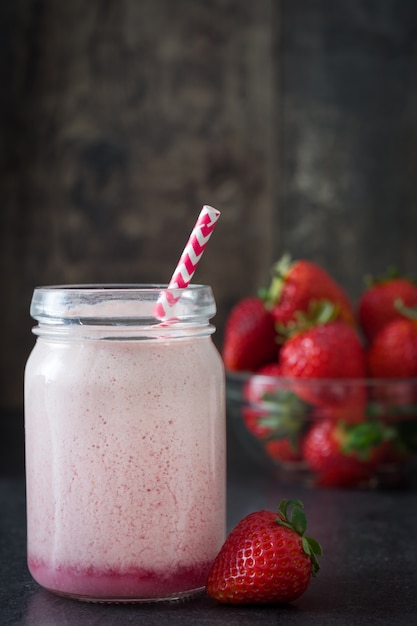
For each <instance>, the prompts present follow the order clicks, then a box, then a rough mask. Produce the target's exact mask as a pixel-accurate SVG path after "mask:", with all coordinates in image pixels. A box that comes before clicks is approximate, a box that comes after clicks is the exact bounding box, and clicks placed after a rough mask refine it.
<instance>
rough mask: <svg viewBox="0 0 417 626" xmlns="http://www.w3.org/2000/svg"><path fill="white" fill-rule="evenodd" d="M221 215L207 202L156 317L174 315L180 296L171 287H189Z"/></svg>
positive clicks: (162, 296) (155, 313)
mask: <svg viewBox="0 0 417 626" xmlns="http://www.w3.org/2000/svg"><path fill="white" fill-rule="evenodd" d="M219 217H220V211H218V210H217V209H214V208H213V207H211V206H208V205H207V204H205V205H204V206H203V208H202V209H201V212H200V215H199V216H198V219H197V221H196V223H195V226H194V228H193V230H192V232H191V235H190V238H189V240H188V242H187V245H186V246H185V248H184V250H183V253H182V254H181V257H180V260H179V261H178V265H177V267H176V268H175V271H174V273H173V275H172V278H171V280H170V281H169V284H168V289H166V290H165V291H163V292H162V293H161V295H160V296H159V298H158V302H157V303H156V306H155V309H154V315H155V317H157V318H159V319H160V320H166V319H170V318H171V317H172V316H171V311H172V309H173V307H174V306H175V304H176V303H177V302H178V299H179V298H178V297H176V296H174V294H172V293H171V292H170V289H178V288H180V289H184V288H186V287H188V285H189V284H190V282H191V279H192V277H193V275H194V272H195V270H196V269H197V265H198V263H199V261H200V259H201V257H202V256H203V252H204V250H205V248H206V245H207V242H208V240H209V239H210V235H211V233H212V232H213V229H214V227H215V225H216V222H217V220H218V219H219Z"/></svg>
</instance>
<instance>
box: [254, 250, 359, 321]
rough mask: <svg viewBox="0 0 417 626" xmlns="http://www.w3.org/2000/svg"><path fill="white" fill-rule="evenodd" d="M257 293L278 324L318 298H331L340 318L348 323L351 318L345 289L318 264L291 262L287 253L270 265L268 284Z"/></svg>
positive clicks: (353, 317) (307, 306)
mask: <svg viewBox="0 0 417 626" xmlns="http://www.w3.org/2000/svg"><path fill="white" fill-rule="evenodd" d="M261 295H262V297H263V299H264V300H265V304H266V306H267V308H268V309H269V310H270V311H271V312H272V315H273V316H274V318H275V320H276V321H277V322H278V323H279V324H283V325H287V324H288V322H291V321H293V320H294V319H295V317H296V313H297V311H298V312H300V311H308V309H309V307H310V304H311V302H314V301H319V300H329V301H330V302H333V303H334V304H335V305H337V307H338V310H339V316H340V318H341V319H343V320H345V321H346V322H348V323H350V324H354V322H355V316H354V311H353V308H352V305H351V303H350V301H349V298H348V296H347V294H346V293H345V291H344V290H343V289H342V287H341V286H340V285H339V284H338V283H336V281H335V280H334V279H333V278H332V277H331V276H330V275H329V274H328V273H327V272H326V271H325V270H324V269H323V268H322V267H320V266H319V265H316V264H315V263H313V262H311V261H306V260H303V259H301V260H297V261H295V262H292V261H291V258H290V256H289V255H284V256H283V257H282V259H281V260H280V261H278V263H276V264H275V265H274V266H273V270H272V281H271V284H270V286H269V288H268V289H267V290H263V292H261Z"/></svg>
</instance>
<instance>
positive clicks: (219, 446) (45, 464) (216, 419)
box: [25, 337, 225, 598]
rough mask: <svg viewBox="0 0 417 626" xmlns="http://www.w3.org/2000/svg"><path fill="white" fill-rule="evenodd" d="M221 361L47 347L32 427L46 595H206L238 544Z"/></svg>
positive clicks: (37, 559)
mask: <svg viewBox="0 0 417 626" xmlns="http://www.w3.org/2000/svg"><path fill="white" fill-rule="evenodd" d="M50 344H53V345H50ZM57 344H58V345H57ZM218 359H220V357H219V355H218V353H217V351H216V350H215V349H214V346H212V344H211V341H210V340H209V339H207V338H203V339H196V338H195V337H193V338H192V340H188V339H181V340H175V341H171V342H157V341H143V342H138V341H136V342H132V341H112V342H108V341H107V342H103V341H89V342H85V341H82V340H79V341H73V342H70V343H69V342H67V343H64V342H62V345H60V344H59V341H57V340H54V341H50V340H49V341H48V340H47V339H42V341H39V340H38V343H37V346H36V347H35V349H34V351H33V352H32V354H31V356H30V358H29V361H28V364H27V369H26V385H25V388H26V392H25V393H26V399H25V405H26V408H25V413H26V418H25V421H26V441H27V444H26V473H27V511H28V556H29V566H30V570H31V572H32V574H33V576H34V578H35V579H36V580H37V581H38V582H39V583H40V584H41V585H44V586H45V587H47V588H50V589H53V590H55V591H58V592H61V593H69V594H74V595H80V596H91V595H92V596H95V595H97V596H98V597H103V596H106V597H116V598H117V597H120V598H123V597H133V596H137V597H144V596H145V597H146V596H151V597H157V596H158V595H159V594H162V595H170V594H171V593H172V594H174V595H175V594H176V593H179V592H182V593H184V592H186V591H187V589H195V588H198V587H200V586H203V585H204V583H205V580H204V579H205V574H206V572H207V569H208V567H209V564H210V563H211V562H212V560H213V559H214V558H215V556H216V554H217V552H218V551H219V550H220V547H221V545H222V543H223V541H224V538H225V485H224V476H225V471H224V465H225V450H224V409H223V404H224V395H223V394H224V388H223V381H222V380H219V379H218V378H216V377H214V378H213V370H216V367H217V366H218ZM217 371H219V370H218V369H217ZM177 583H178V584H177ZM178 587H180V588H178Z"/></svg>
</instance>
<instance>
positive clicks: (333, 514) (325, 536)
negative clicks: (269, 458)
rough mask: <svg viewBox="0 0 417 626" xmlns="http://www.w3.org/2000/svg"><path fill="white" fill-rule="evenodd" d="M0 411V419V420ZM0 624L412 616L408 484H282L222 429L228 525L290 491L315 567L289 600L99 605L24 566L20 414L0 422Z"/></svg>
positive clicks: (415, 604) (416, 539) (321, 625)
mask: <svg viewBox="0 0 417 626" xmlns="http://www.w3.org/2000/svg"><path fill="white" fill-rule="evenodd" d="M2 417H3V416H0V418H2ZM0 426H1V430H0V435H1V438H0V458H1V462H0V507H1V516H0V566H1V570H0V624H1V626H6V625H14V624H25V625H30V626H55V625H56V626H65V625H72V624H74V625H76V626H83V625H90V624H91V625H93V624H97V625H100V626H112V625H117V626H123V625H124V624H142V623H143V624H147V625H153V624H155V625H156V624H158V625H161V624H168V623H180V624H193V625H194V624H197V625H202V626H204V625H210V624H213V625H219V626H220V625H222V624H227V625H228V626H233V625H234V624H236V625H239V626H244V625H245V624H262V625H263V626H269V625H270V624H283V625H289V626H291V625H293V624H294V625H295V624H297V626H303V625H308V626H314V625H318V626H327V625H329V626H336V625H338V624H340V625H343V626H355V625H359V624H364V625H374V624H375V625H377V624H378V625H385V624H386V625H387V626H388V625H389V626H401V625H403V624H404V625H410V624H414V623H417V483H416V485H414V486H411V487H409V488H407V489H402V490H384V491H365V490H352V491H349V490H338V489H321V490H319V489H313V488H307V487H302V486H295V485H291V486H290V485H288V484H287V485H286V484H283V483H282V482H280V481H278V480H277V478H274V477H272V476H268V475H267V474H265V473H264V471H263V470H260V469H257V468H256V466H254V465H253V464H252V462H251V461H250V459H248V457H247V456H246V453H245V452H244V451H243V450H242V449H241V448H240V447H239V446H238V444H237V443H236V442H234V441H233V436H232V433H229V441H230V446H229V448H230V451H229V463H228V466H229V469H228V527H229V529H231V528H232V527H233V526H234V525H235V524H236V523H237V522H238V521H239V520H240V519H241V518H242V517H243V516H245V515H246V514H247V513H250V512H252V511H255V510H258V509H262V508H268V509H276V507H277V504H278V502H279V501H280V500H281V498H299V499H301V500H302V501H303V502H304V505H305V510H306V512H307V515H308V518H309V528H308V534H310V535H311V536H313V537H315V538H316V539H318V540H319V541H320V542H321V544H322V546H323V550H324V554H323V557H322V559H321V571H320V573H319V575H318V576H317V578H315V579H313V580H312V583H311V585H310V587H309V589H308V590H307V591H306V593H305V594H304V596H302V597H301V598H300V599H299V600H298V601H296V602H295V603H293V604H292V605H288V606H272V607H257V606H253V607H242V606H235V607H232V606H221V605H219V604H217V603H216V602H214V601H212V600H211V599H210V598H208V597H206V596H204V595H203V596H201V597H199V598H197V599H193V600H191V601H187V602H184V603H178V604H156V605H100V604H88V603H83V602H78V601H75V600H70V599H66V598H61V597H58V596H55V595H53V594H50V593H48V592H47V591H44V590H43V589H41V588H40V587H39V586H38V585H37V584H36V583H35V582H34V581H33V580H32V578H31V576H30V574H29V572H28V570H27V568H26V554H25V542H26V534H25V533H26V527H25V483H24V476H23V444H22V434H23V427H22V419H21V416H19V415H15V416H12V415H8V416H4V419H1V420H0Z"/></svg>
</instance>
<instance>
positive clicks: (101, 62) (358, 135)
mask: <svg viewBox="0 0 417 626" xmlns="http://www.w3.org/2000/svg"><path fill="white" fill-rule="evenodd" d="M0 29H1V30H0V45H1V55H0V66H1V75H2V88H1V91H0V110H1V137H2V139H1V153H0V154H1V172H0V201H1V211H0V220H1V228H0V258H1V276H2V284H3V292H2V306H1V320H0V323H1V329H2V334H3V339H2V349H1V351H0V354H1V360H0V385H1V388H0V392H1V393H0V409H1V410H3V412H10V411H16V412H18V413H20V412H21V410H22V405H23V369H24V364H25V361H26V358H27V356H28V354H29V352H30V350H31V347H32V345H33V342H34V337H33V335H32V334H31V327H32V325H33V323H32V320H31V319H30V316H29V305H30V299H31V296H32V292H33V288H34V287H35V286H36V285H39V284H53V283H78V282H129V281H134V282H167V281H168V280H169V278H170V275H171V273H172V271H173V269H174V267H175V265H176V263H177V260H178V257H179V254H180V253H181V251H182V248H183V246H184V244H185V242H186V240H187V238H188V235H189V233H190V231H191V228H192V227H193V225H194V222H195V220H196V217H197V215H198V212H199V211H200V208H201V206H202V205H203V204H205V203H207V204H211V205H213V206H215V207H216V208H218V209H220V210H221V211H222V216H221V218H220V221H219V223H218V225H217V227H216V230H215V232H214V234H213V236H212V238H211V240H210V244H209V246H208V249H207V251H206V253H205V255H204V257H203V259H202V261H201V263H200V265H199V268H198V270H197V273H196V275H195V279H194V282H202V283H209V284H211V285H212V287H213V290H214V293H215V297H216V300H217V305H218V314H217V316H216V318H215V324H216V326H217V333H216V335H215V338H216V339H215V340H216V343H217V345H218V346H220V345H221V341H222V334H223V328H224V322H225V319H226V317H227V314H228V312H229V311H230V308H231V307H232V305H233V304H234V303H235V302H236V301H237V300H238V299H239V298H241V297H243V296H246V295H249V294H254V293H256V292H257V289H258V288H259V287H260V286H262V285H265V284H266V283H267V282H268V281H269V271H270V267H271V265H272V264H273V262H274V261H276V260H277V259H278V258H280V257H281V256H282V254H283V253H284V252H289V253H291V254H292V255H293V256H294V257H298V258H300V257H302V258H308V259H311V260H314V261H316V262H318V263H320V264H322V265H323V266H324V267H325V268H326V269H327V270H328V271H330V273H331V274H332V275H333V276H334V277H335V278H336V279H337V280H339V281H340V282H341V283H342V284H343V285H344V286H345V288H346V289H347V291H348V292H349V294H350V295H351V297H352V299H353V300H354V301H356V299H357V297H358V294H359V293H360V291H361V290H362V287H363V276H364V275H365V274H367V273H382V272H384V271H385V269H386V268H387V267H388V266H390V265H395V266H397V267H398V269H399V270H400V271H402V272H404V273H407V274H411V275H416V274H417V2H415V0H399V1H398V0H336V1H335V0H257V1H256V2H254V1H253V0H175V2H173V1H172V0H89V2H85V0H71V2H57V1H56V0H13V2H2V3H1V5H0Z"/></svg>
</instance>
